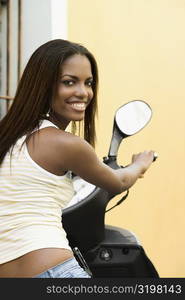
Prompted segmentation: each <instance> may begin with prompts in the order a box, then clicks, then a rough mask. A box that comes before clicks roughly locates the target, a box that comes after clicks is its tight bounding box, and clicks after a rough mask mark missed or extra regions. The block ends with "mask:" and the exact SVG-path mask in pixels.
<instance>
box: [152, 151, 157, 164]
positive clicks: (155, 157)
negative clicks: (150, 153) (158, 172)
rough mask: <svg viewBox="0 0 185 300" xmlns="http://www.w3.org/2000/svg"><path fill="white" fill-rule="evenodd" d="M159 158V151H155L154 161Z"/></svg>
mask: <svg viewBox="0 0 185 300" xmlns="http://www.w3.org/2000/svg"><path fill="white" fill-rule="evenodd" d="M157 158H158V154H157V152H154V158H153V162H154V161H156V159H157Z"/></svg>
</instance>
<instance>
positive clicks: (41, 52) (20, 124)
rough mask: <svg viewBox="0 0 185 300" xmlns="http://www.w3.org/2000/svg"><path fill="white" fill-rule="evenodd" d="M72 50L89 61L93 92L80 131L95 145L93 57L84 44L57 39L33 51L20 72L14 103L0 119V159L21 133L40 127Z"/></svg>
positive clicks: (94, 62)
mask: <svg viewBox="0 0 185 300" xmlns="http://www.w3.org/2000/svg"><path fill="white" fill-rule="evenodd" d="M75 54H81V55H85V56H86V57H87V58H88V59H89V61H90V63H91V69H92V75H93V86H92V89H93V93H94V95H93V99H92V101H91V102H90V104H89V105H88V107H87V109H86V112H85V118H84V121H83V122H84V125H83V135H84V138H85V139H86V140H87V141H88V142H89V143H90V144H91V145H92V146H95V139H96V133H95V115H96V112H97V87H98V69H97V64H96V60H95V58H94V56H93V55H92V54H91V53H90V52H89V51H88V50H87V49H86V48H85V47H84V46H82V45H80V44H77V43H72V42H70V41H67V40H61V39H56V40H52V41H49V42H47V43H45V44H43V45H42V46H40V47H39V48H38V49H37V50H36V51H35V52H34V53H33V54H32V56H31V57H30V59H29V61H28V63H27V65H26V67H25V70H24V72H23V74H22V78H21V80H20V82H19V85H18V88H17V91H16V95H15V97H14V101H13V104H12V105H11V107H10V109H9V110H8V112H7V114H6V115H5V117H4V118H3V119H2V120H1V121H0V163H1V162H2V161H3V159H4V157H5V155H6V153H7V152H8V151H9V149H10V148H11V146H14V145H15V143H16V141H17V140H18V139H19V138H20V137H22V136H23V135H26V136H27V137H29V135H30V134H31V132H32V131H33V130H34V129H35V128H37V127H39V124H40V120H42V119H43V118H44V117H43V116H45V115H46V114H47V112H48V111H49V110H50V109H51V103H52V99H53V96H54V93H55V90H56V86H57V82H58V78H59V72H60V70H61V69H60V67H61V66H62V63H63V62H64V61H65V60H66V59H67V58H68V57H70V56H72V55H75ZM73 125H74V124H73ZM72 127H73V128H76V126H72Z"/></svg>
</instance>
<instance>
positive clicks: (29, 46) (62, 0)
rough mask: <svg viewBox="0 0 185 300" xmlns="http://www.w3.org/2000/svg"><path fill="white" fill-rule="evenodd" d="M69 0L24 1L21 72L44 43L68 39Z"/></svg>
mask: <svg viewBox="0 0 185 300" xmlns="http://www.w3.org/2000/svg"><path fill="white" fill-rule="evenodd" d="M66 15H67V0H39V1H38V0H31V1H30V0H22V57H21V70H22V69H23V68H24V67H25V64H26V63H27V61H28V59H29V57H30V55H31V54H32V53H33V52H34V51H35V49H36V48H38V47H39V46H40V45H42V44H43V43H45V42H47V41H49V40H52V39H55V38H64V39H65V38H67V19H66V18H67V17H66Z"/></svg>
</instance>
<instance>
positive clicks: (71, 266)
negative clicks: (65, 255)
mask: <svg viewBox="0 0 185 300" xmlns="http://www.w3.org/2000/svg"><path fill="white" fill-rule="evenodd" d="M33 278H91V276H90V275H89V274H88V273H87V272H86V271H84V269H83V268H81V267H80V265H79V263H78V262H77V260H76V259H75V258H74V257H73V258H70V259H68V260H66V261H65V262H63V263H61V264H59V265H57V266H55V267H52V268H50V269H48V270H47V271H45V272H43V273H41V274H39V275H36V276H34V277H33Z"/></svg>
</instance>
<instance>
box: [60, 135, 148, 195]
mask: <svg viewBox="0 0 185 300" xmlns="http://www.w3.org/2000/svg"><path fill="white" fill-rule="evenodd" d="M60 148H61V156H62V157H63V159H62V161H63V163H62V168H63V169H66V170H71V171H73V172H74V173H75V174H77V175H78V176H80V177H81V178H83V179H84V180H86V181H88V182H90V183H92V184H94V185H96V186H98V187H100V188H103V189H105V190H107V191H109V192H112V193H115V194H119V193H121V192H123V191H124V190H127V189H128V188H130V187H131V186H132V185H133V184H134V183H135V182H136V180H137V179H138V178H141V177H143V174H144V173H145V172H146V170H147V169H148V168H149V166H150V164H151V163H152V160H153V154H154V152H153V151H144V152H142V153H139V154H137V155H133V157H132V163H131V164H130V165H129V166H127V167H126V168H123V169H118V170H113V169H112V168H110V167H109V166H107V165H105V164H104V163H103V162H101V161H100V160H99V159H98V157H97V155H96V154H95V151H94V149H93V148H92V147H91V146H90V145H89V144H88V143H87V142H86V141H84V140H83V139H81V138H79V137H75V136H74V137H72V136H70V138H66V139H65V141H64V140H63V139H62V141H61V146H60Z"/></svg>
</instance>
